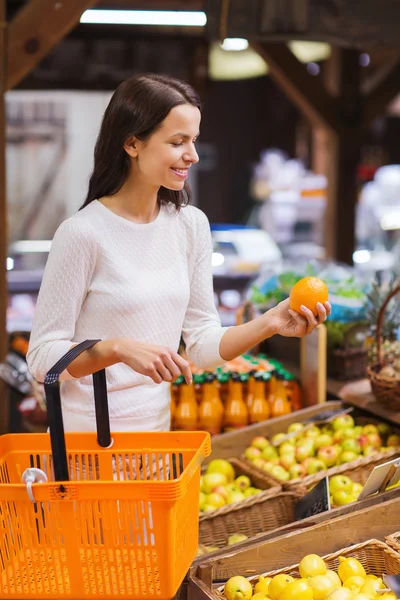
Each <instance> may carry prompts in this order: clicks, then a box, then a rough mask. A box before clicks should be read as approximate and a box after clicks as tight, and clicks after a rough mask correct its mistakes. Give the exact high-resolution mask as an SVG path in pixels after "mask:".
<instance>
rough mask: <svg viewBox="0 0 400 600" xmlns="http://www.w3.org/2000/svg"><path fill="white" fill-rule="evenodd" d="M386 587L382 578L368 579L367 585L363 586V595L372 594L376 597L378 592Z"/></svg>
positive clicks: (361, 590) (361, 589)
mask: <svg viewBox="0 0 400 600" xmlns="http://www.w3.org/2000/svg"><path fill="white" fill-rule="evenodd" d="M384 587H385V586H384V585H383V581H382V579H381V578H378V579H366V580H365V583H364V584H363V585H362V586H361V588H360V592H361V594H370V595H371V596H375V595H376V594H377V592H378V590H382V589H383V588H384Z"/></svg>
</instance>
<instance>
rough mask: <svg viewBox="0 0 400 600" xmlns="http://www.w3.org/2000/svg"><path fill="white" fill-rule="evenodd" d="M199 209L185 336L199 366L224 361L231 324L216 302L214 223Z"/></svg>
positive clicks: (192, 358) (188, 352)
mask: <svg viewBox="0 0 400 600" xmlns="http://www.w3.org/2000/svg"><path fill="white" fill-rule="evenodd" d="M196 213H197V215H198V222H197V232H196V243H195V252H196V258H195V263H194V268H193V274H192V278H191V283H190V299H189V305H188V308H187V311H186V315H185V320H184V324H183V330H182V336H183V339H184V342H185V344H186V352H187V355H188V357H189V358H190V360H191V361H192V362H193V363H194V364H195V365H196V366H198V367H199V368H203V369H211V368H213V367H217V366H219V365H222V364H223V363H224V360H223V358H222V357H221V355H220V353H219V344H220V341H221V338H222V336H223V335H224V333H225V331H226V330H227V329H228V327H222V326H221V320H220V318H219V315H218V311H217V309H216V306H215V300H214V289H213V279H212V263H211V258H212V241H211V232H210V225H209V222H208V219H207V217H206V215H205V214H204V213H203V212H201V211H196Z"/></svg>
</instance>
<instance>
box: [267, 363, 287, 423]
mask: <svg viewBox="0 0 400 600" xmlns="http://www.w3.org/2000/svg"><path fill="white" fill-rule="evenodd" d="M274 388H275V389H274V397H273V400H272V404H271V413H272V416H273V417H283V416H284V415H288V414H290V413H291V412H292V410H291V406H290V402H289V400H288V399H287V396H286V390H285V388H284V387H283V375H282V373H279V372H278V373H276V375H275V385H274Z"/></svg>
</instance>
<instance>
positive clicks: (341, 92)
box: [320, 48, 363, 264]
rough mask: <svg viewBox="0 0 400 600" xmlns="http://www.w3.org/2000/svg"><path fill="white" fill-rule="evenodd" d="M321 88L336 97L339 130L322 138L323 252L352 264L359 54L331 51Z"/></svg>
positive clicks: (360, 115) (358, 142) (359, 126)
mask: <svg viewBox="0 0 400 600" xmlns="http://www.w3.org/2000/svg"><path fill="white" fill-rule="evenodd" d="M325 67H326V72H325V85H326V87H327V89H328V91H329V92H330V93H331V94H332V96H334V97H336V101H337V111H338V119H339V127H338V130H337V133H336V134H332V133H331V132H329V131H327V134H326V135H327V136H328V137H327V138H326V137H325V136H322V139H323V138H324V137H325V139H323V147H322V148H320V150H321V149H322V150H323V151H324V152H325V153H326V155H325V157H324V159H322V160H323V162H324V163H325V173H326V175H327V176H328V207H327V212H326V227H325V230H326V238H325V239H326V250H327V255H328V256H329V257H330V258H335V259H336V260H338V261H340V262H344V263H347V264H352V262H353V252H354V248H355V212H356V204H357V183H356V175H357V166H358V162H359V158H360V148H361V140H362V132H363V110H362V97H361V90H360V64H359V52H358V51H357V50H349V49H344V48H332V56H331V58H330V59H329V61H328V63H327V64H326V65H325Z"/></svg>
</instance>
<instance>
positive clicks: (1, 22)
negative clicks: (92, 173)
mask: <svg viewBox="0 0 400 600" xmlns="http://www.w3.org/2000/svg"><path fill="white" fill-rule="evenodd" d="M6 36H7V27H6V0H0V334H1V335H0V361H2V360H4V357H5V356H6V354H7V348H8V336H7V326H6V319H7V298H8V293H7V271H6V259H7V244H8V232H7V202H6V117H5V100H4V92H5V87H6V61H7V52H6V49H7V43H6ZM8 426H9V396H8V391H7V386H6V385H5V383H3V382H2V381H0V435H2V434H4V433H7V432H8Z"/></svg>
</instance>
